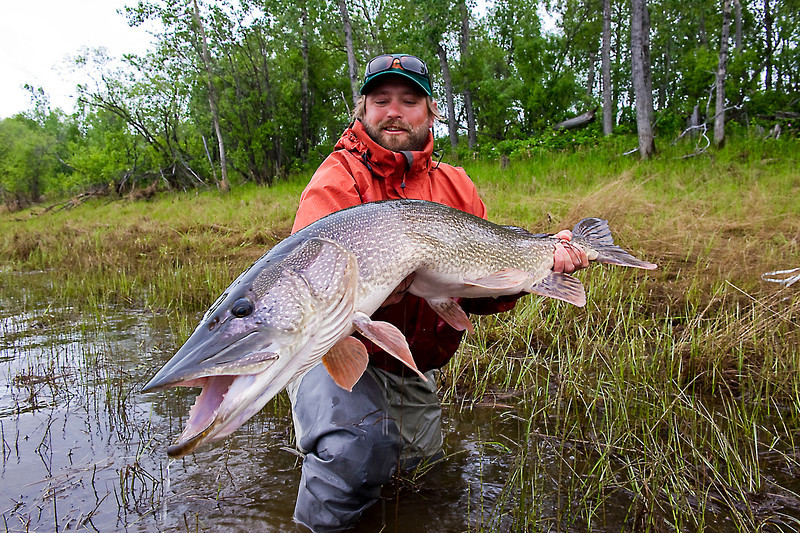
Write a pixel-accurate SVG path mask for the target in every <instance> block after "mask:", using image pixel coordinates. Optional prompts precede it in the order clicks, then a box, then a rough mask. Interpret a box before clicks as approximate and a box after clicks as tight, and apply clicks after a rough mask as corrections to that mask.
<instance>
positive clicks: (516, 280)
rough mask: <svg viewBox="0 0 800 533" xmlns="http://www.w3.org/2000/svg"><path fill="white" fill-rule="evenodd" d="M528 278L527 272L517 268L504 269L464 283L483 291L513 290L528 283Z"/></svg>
mask: <svg viewBox="0 0 800 533" xmlns="http://www.w3.org/2000/svg"><path fill="white" fill-rule="evenodd" d="M530 277H531V275H530V273H529V272H526V271H524V270H520V269H519V268H504V269H503V270H500V271H497V272H495V273H494V274H489V275H488V276H484V277H482V278H479V279H474V280H464V283H465V284H467V285H472V286H474V287H483V288H485V289H513V288H516V287H519V286H520V285H522V284H523V283H525V282H526V281H528V280H529V279H530Z"/></svg>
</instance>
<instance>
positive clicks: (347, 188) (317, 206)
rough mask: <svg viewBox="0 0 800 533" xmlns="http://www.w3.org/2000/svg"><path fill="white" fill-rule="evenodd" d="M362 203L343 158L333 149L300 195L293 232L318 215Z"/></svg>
mask: <svg viewBox="0 0 800 533" xmlns="http://www.w3.org/2000/svg"><path fill="white" fill-rule="evenodd" d="M361 203H363V202H362V200H361V196H360V195H359V192H358V189H357V188H356V182H355V179H354V177H353V174H352V171H351V170H350V168H349V166H348V164H347V162H346V160H344V158H342V157H340V156H339V154H337V153H336V152H334V153H333V154H331V155H330V156H328V158H327V159H326V160H325V161H323V163H322V165H320V167H319V168H318V169H317V171H316V172H314V176H313V177H312V178H311V181H310V182H309V183H308V185H307V186H306V188H305V190H304V191H303V194H302V195H301V196H300V205H299V206H298V208H297V214H296V215H295V218H294V225H293V226H292V233H295V232H297V231H299V230H301V229H303V228H305V227H306V226H308V225H309V224H311V223H312V222H316V221H317V220H319V219H320V218H322V217H324V216H326V215H330V214H331V213H335V212H336V211H339V210H341V209H344V208H346V207H352V206H354V205H358V204H361Z"/></svg>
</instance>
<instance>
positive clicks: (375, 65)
mask: <svg viewBox="0 0 800 533" xmlns="http://www.w3.org/2000/svg"><path fill="white" fill-rule="evenodd" d="M393 68H395V69H396V68H399V69H402V70H406V71H408V72H413V73H414V74H419V75H420V76H424V77H425V78H426V79H427V80H428V82H429V83H430V76H429V75H428V65H426V64H425V62H424V61H423V60H421V59H420V58H418V57H416V56H409V55H404V54H385V55H382V56H378V57H374V58H372V59H371V60H370V62H369V63H367V71H366V73H365V74H364V79H365V80H366V79H367V78H369V77H370V76H374V75H375V74H378V73H380V72H386V71H388V70H391V69H393Z"/></svg>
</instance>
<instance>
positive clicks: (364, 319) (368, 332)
mask: <svg viewBox="0 0 800 533" xmlns="http://www.w3.org/2000/svg"><path fill="white" fill-rule="evenodd" d="M462 312H463V311H462ZM353 326H354V327H355V328H356V330H357V331H358V332H359V333H361V334H362V335H363V336H364V337H366V338H367V339H369V340H371V341H372V342H374V343H375V344H376V345H377V346H380V348H381V349H382V350H384V351H385V352H386V353H388V354H389V355H391V356H392V357H394V358H395V359H397V360H398V361H400V362H401V363H403V364H404V365H406V366H407V367H408V368H410V369H411V370H413V371H414V372H416V373H417V375H418V376H419V377H421V378H422V380H423V381H428V378H426V377H425V374H423V373H422V372H420V371H419V369H418V368H417V363H416V362H414V356H412V355H411V350H410V349H409V347H408V341H407V340H406V338H405V336H404V335H403V333H402V332H401V331H400V330H399V329H397V328H396V327H395V326H393V325H392V324H390V323H388V322H382V321H379V320H375V321H373V320H372V319H371V318H370V317H368V316H367V315H365V314H364V313H362V312H361V311H357V312H356V313H355V315H354V316H353Z"/></svg>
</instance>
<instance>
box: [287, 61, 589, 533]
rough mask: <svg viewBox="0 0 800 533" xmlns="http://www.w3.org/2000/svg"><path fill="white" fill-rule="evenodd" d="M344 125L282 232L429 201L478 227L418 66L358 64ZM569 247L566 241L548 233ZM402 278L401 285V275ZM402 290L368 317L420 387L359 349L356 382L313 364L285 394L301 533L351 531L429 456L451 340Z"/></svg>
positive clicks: (562, 258) (582, 257)
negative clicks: (295, 450) (389, 487)
mask: <svg viewBox="0 0 800 533" xmlns="http://www.w3.org/2000/svg"><path fill="white" fill-rule="evenodd" d="M361 95H362V96H361V98H360V100H359V103H358V105H357V106H356V109H355V112H354V120H353V123H352V124H351V125H350V127H348V128H347V129H346V130H345V132H344V133H343V134H342V137H341V138H340V139H339V142H338V143H337V144H336V147H335V149H334V152H333V153H332V154H331V155H330V156H329V157H328V158H327V159H326V160H325V161H324V162H323V163H322V165H321V166H320V167H319V169H317V171H316V172H315V174H314V176H313V177H312V179H311V182H310V183H309V184H308V186H307V187H306V189H305V191H303V194H302V196H301V198H300V206H299V208H298V211H297V215H296V218H295V223H294V227H293V229H292V231H293V232H295V231H298V230H300V229H302V228H304V227H305V226H307V225H308V224H310V223H312V222H314V221H316V220H318V219H319V218H321V217H323V216H325V215H327V214H330V213H333V212H335V211H338V210H340V209H344V208H346V207H350V206H353V205H357V204H362V203H367V202H374V201H378V200H387V199H400V198H415V199H421V200H430V201H434V202H439V203H442V204H446V205H449V206H451V207H455V208H457V209H461V210H463V211H467V212H469V213H472V214H474V215H477V216H480V217H483V218H485V217H486V206H485V205H484V204H483V202H482V201H481V199H480V198H479V197H478V193H477V190H476V189H475V185H474V184H473V183H472V181H471V180H470V179H469V177H468V176H467V174H466V173H465V172H464V170H463V169H461V168H456V167H452V166H450V165H447V164H444V163H434V162H433V160H432V158H431V154H432V153H433V134H432V133H431V128H432V126H433V123H434V120H435V119H436V118H438V113H437V108H436V103H435V102H434V101H433V99H432V90H431V81H430V76H429V73H428V68H427V66H426V64H425V63H424V62H423V61H422V60H421V59H419V58H417V57H414V56H411V55H405V54H389V55H381V56H378V57H375V58H373V59H372V60H370V62H369V63H368V64H367V68H366V74H365V78H364V84H363V86H362V87H361ZM559 236H561V237H563V238H564V240H569V238H570V236H571V235H570V234H569V232H568V231H565V232H561V233H559ZM554 259H555V263H556V265H555V267H554V269H555V270H557V271H562V272H572V271H574V270H576V269H577V268H583V267H585V266H587V265H588V258H587V257H586V254H585V253H583V252H580V251H578V250H576V249H574V248H572V247H569V246H568V245H567V246H561V245H560V246H558V247H557V251H556V253H555V256H554ZM412 277H413V275H412ZM411 281H412V279H411V277H410V278H409V279H407V280H406V281H405V282H404V283H403V284H401V286H400V287H398V288H397V290H396V291H395V293H394V294H393V295H392V296H390V298H389V299H388V300H387V301H386V302H384V305H383V306H382V307H381V309H379V310H378V311H377V312H376V313H375V314H374V315H373V318H374V319H375V320H384V321H387V322H391V323H392V324H394V325H396V326H397V327H398V328H399V329H400V331H402V332H403V334H404V335H405V336H406V339H407V340H408V343H409V347H410V348H411V353H412V354H413V356H414V360H415V362H416V364H417V367H418V368H419V369H420V371H422V372H424V373H425V374H426V376H427V377H428V381H427V382H425V381H423V380H422V379H420V378H418V377H416V376H415V375H414V374H411V373H408V372H406V370H405V368H404V367H403V366H402V364H401V363H399V362H398V361H397V360H396V359H394V358H393V357H391V356H389V355H388V354H386V353H385V352H383V351H382V350H380V349H379V348H377V347H376V346H374V345H373V344H371V343H370V342H369V341H366V340H365V339H364V343H365V345H366V346H367V349H368V351H369V352H370V364H369V366H368V367H367V371H366V372H365V373H364V375H363V376H362V377H361V379H360V380H359V382H358V383H357V384H356V386H355V387H354V388H353V391H352V392H347V391H344V390H342V389H341V388H340V387H339V386H337V385H336V384H335V383H334V382H333V380H332V379H331V378H330V376H329V375H328V372H327V370H326V369H325V367H324V366H323V365H319V366H317V367H316V368H314V369H312V370H311V371H310V372H308V373H307V374H306V375H305V376H304V377H303V379H302V380H301V381H300V382H299V383H295V384H293V385H292V386H290V387H289V396H290V398H291V401H292V415H293V419H294V425H295V432H296V436H297V444H298V446H299V448H300V449H301V451H303V453H305V454H306V455H305V459H304V462H303V468H302V479H301V481H300V488H299V491H298V496H297V504H296V507H295V520H296V521H297V522H299V523H301V524H303V525H305V526H307V527H309V528H311V529H312V530H313V531H338V530H341V529H346V528H348V527H350V526H352V525H353V524H354V523H355V522H356V521H357V520H358V519H359V517H360V516H361V514H362V513H363V511H364V510H365V509H366V508H367V507H369V506H370V505H372V504H373V503H374V502H375V501H376V500H377V499H378V498H379V496H380V487H381V485H383V484H385V483H387V482H389V481H390V480H391V477H392V475H393V474H394V472H395V471H396V470H397V468H398V467H399V468H409V467H412V466H414V465H415V464H417V463H418V462H419V461H421V460H436V459H437V458H439V457H441V446H442V431H441V408H440V406H439V400H438V397H437V395H436V389H435V379H434V374H435V373H436V371H437V370H438V369H439V368H440V367H442V366H443V365H445V364H446V363H447V362H448V361H449V360H450V358H451V357H452V356H453V354H455V352H456V350H457V348H458V345H459V343H460V341H461V337H462V332H460V331H456V330H455V329H453V328H451V327H450V326H449V325H447V324H446V323H445V322H444V321H443V320H442V319H441V318H439V316H438V315H437V314H436V313H435V312H434V311H433V310H432V309H431V308H430V307H428V305H427V304H426V303H425V301H424V300H421V299H420V298H417V297H415V296H413V295H410V294H405V293H404V290H405V289H406V288H407V286H408V285H409V284H410V283H411ZM515 300H516V297H510V298H508V297H507V298H500V299H492V298H485V299H473V300H463V301H462V306H463V307H464V309H465V311H467V312H468V313H481V314H488V313H495V312H500V311H507V310H508V309H510V308H511V307H513V306H514V302H515Z"/></svg>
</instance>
